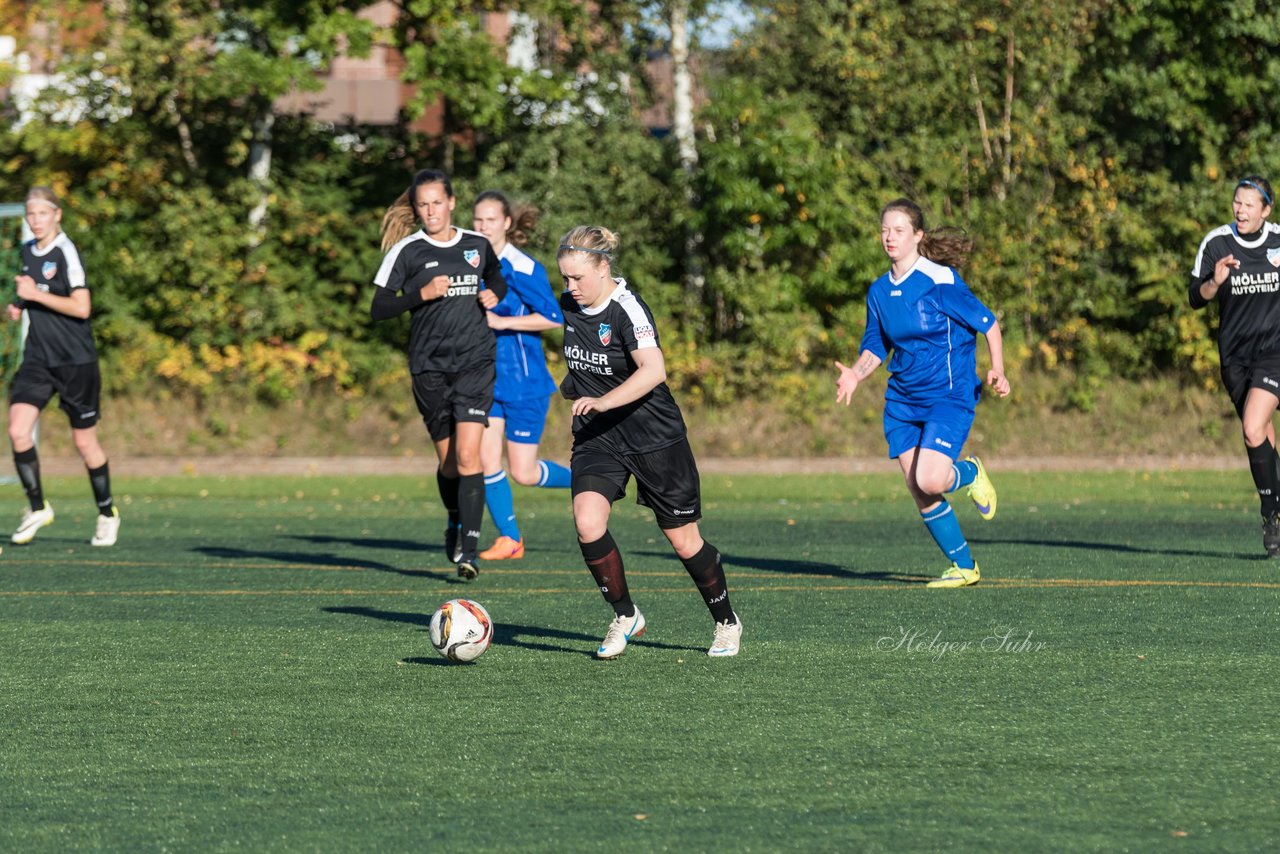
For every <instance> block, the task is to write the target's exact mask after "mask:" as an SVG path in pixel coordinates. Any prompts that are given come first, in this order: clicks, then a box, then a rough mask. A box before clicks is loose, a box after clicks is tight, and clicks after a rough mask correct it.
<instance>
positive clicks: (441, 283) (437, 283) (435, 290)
mask: <svg viewBox="0 0 1280 854" xmlns="http://www.w3.org/2000/svg"><path fill="white" fill-rule="evenodd" d="M448 292H449V277H448V276H444V275H440V276H436V277H435V278H433V279H432V280H431V281H429V282H427V283H426V284H425V285H423V286H422V301H423V302H426V301H427V300H433V299H440V297H442V296H444V295H445V294H446V293H448Z"/></svg>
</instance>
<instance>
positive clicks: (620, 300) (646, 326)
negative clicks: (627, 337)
mask: <svg viewBox="0 0 1280 854" xmlns="http://www.w3.org/2000/svg"><path fill="white" fill-rule="evenodd" d="M613 300H614V301H615V302H616V303H617V304H618V307H619V308H621V309H622V310H623V311H625V312H626V313H627V319H628V320H630V321H631V328H632V329H633V330H634V331H635V333H636V335H635V338H636V349H637V350H649V349H651V348H654V347H657V346H658V336H657V334H656V333H655V331H654V328H653V321H651V320H650V319H649V317H648V315H646V314H645V313H644V309H643V308H641V307H640V303H639V301H638V300H637V299H636V295H635V294H633V293H631V291H630V290H628V289H627V284H626V282H623V283H622V284H620V285H619V286H618V289H617V290H616V291H614V292H613Z"/></svg>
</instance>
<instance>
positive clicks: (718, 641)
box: [707, 614, 742, 658]
mask: <svg viewBox="0 0 1280 854" xmlns="http://www.w3.org/2000/svg"><path fill="white" fill-rule="evenodd" d="M733 618H734V619H735V620H737V622H736V623H730V622H728V621H725V622H723V623H716V635H715V637H714V638H712V640H711V648H710V649H709V650H707V655H709V656H711V657H712V658H728V657H729V656H731V655H737V654H738V647H739V646H741V645H742V620H738V615H737V614H734V615H733Z"/></svg>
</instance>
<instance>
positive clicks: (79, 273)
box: [54, 232, 85, 288]
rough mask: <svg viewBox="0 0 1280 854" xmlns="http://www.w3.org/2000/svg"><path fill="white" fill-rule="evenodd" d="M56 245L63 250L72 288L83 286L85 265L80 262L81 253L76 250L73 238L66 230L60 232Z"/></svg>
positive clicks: (68, 280) (68, 278) (68, 279)
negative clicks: (68, 235)
mask: <svg viewBox="0 0 1280 854" xmlns="http://www.w3.org/2000/svg"><path fill="white" fill-rule="evenodd" d="M54 245H56V246H57V247H58V248H59V249H61V250H62V257H63V258H65V259H66V261H67V282H69V283H70V285H71V287H72V288H83V287H84V286H85V282H84V266H83V265H81V263H80V253H79V252H77V251H76V245H75V244H74V243H72V242H71V238H70V237H67V234H66V232H60V233H59V234H58V237H57V239H56V240H54Z"/></svg>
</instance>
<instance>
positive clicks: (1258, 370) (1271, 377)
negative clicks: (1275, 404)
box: [1222, 354, 1280, 418]
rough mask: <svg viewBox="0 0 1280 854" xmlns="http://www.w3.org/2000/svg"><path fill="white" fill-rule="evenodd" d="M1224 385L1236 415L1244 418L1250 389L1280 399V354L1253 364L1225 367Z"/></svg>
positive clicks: (1257, 360) (1243, 363)
mask: <svg viewBox="0 0 1280 854" xmlns="http://www.w3.org/2000/svg"><path fill="white" fill-rule="evenodd" d="M1222 384H1223V386H1225V387H1226V389H1227V394H1228V396H1230V398H1231V404H1232V405H1233V406H1235V408H1236V415H1239V416H1240V417H1242V418H1243V417H1244V401H1245V398H1247V397H1248V396H1249V389H1251V388H1260V389H1262V390H1263V391H1269V392H1271V393H1272V394H1274V395H1275V396H1276V397H1280V354H1272V355H1268V356H1261V357H1259V358H1258V359H1256V360H1254V361H1252V362H1241V363H1239V364H1231V365H1223V366H1222Z"/></svg>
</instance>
